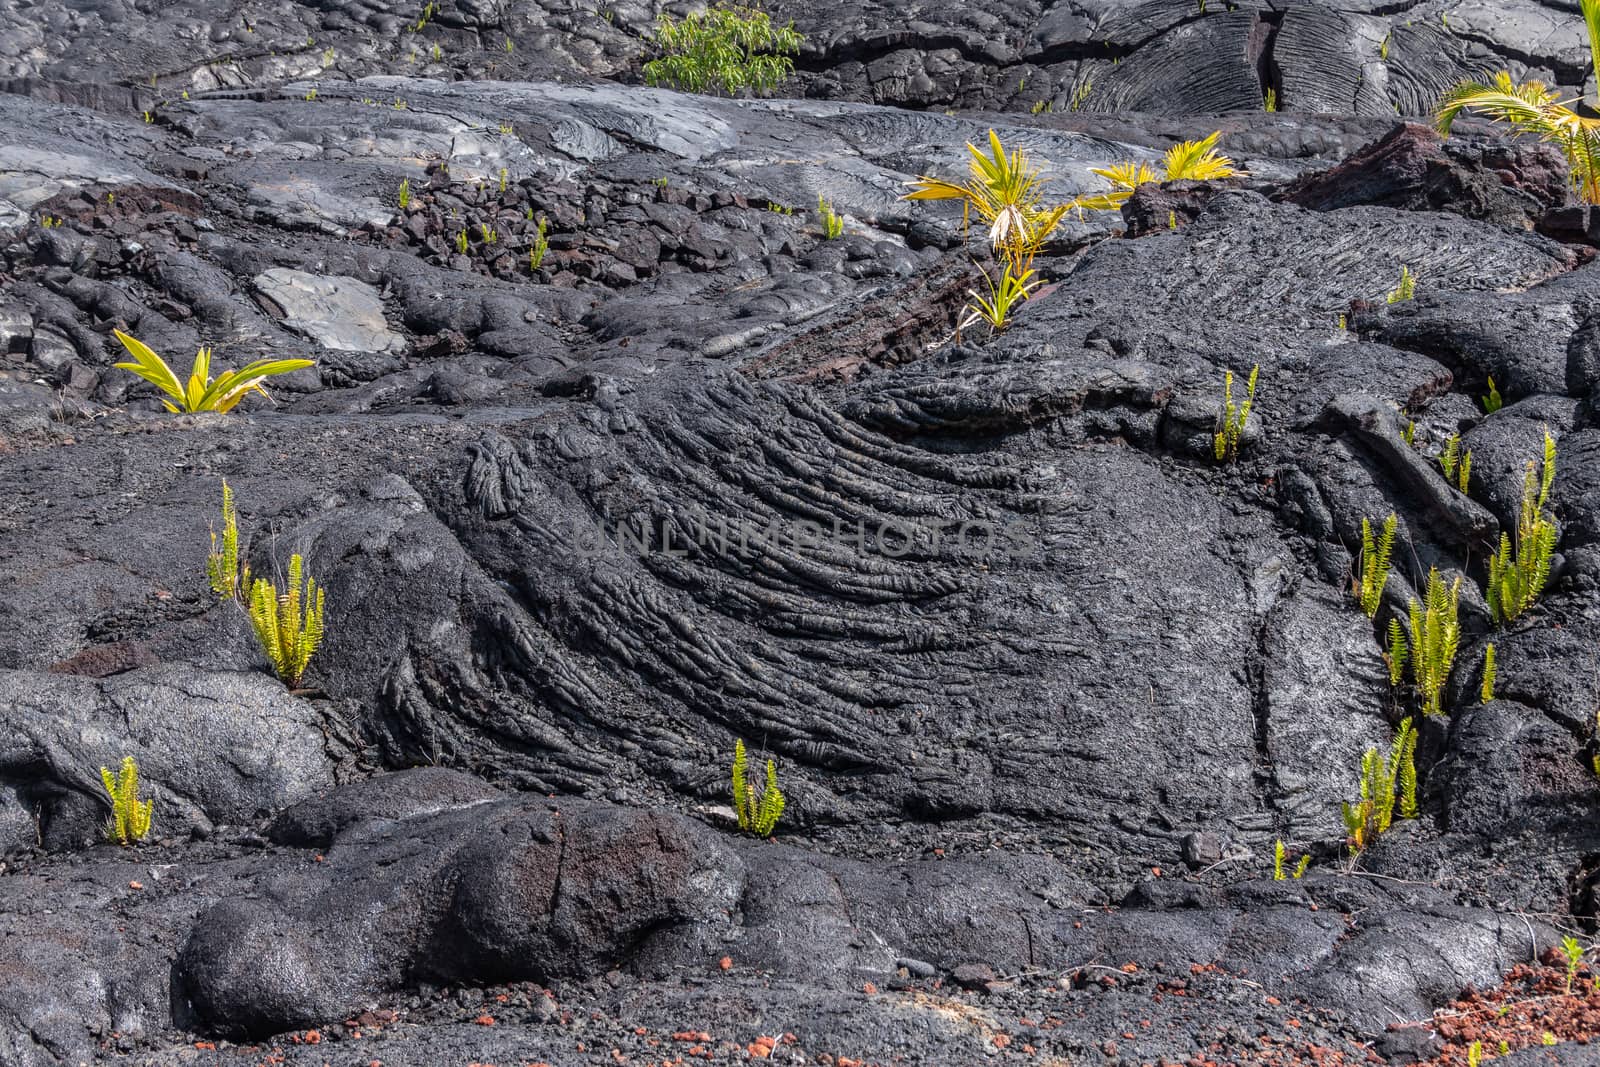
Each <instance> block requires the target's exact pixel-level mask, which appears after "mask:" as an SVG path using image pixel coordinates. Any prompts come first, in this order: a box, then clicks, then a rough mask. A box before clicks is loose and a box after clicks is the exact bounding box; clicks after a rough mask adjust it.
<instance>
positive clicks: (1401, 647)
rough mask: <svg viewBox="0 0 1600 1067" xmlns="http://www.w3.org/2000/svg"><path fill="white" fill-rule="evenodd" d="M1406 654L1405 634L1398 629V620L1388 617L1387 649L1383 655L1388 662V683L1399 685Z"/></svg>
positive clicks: (1402, 676) (1402, 675)
mask: <svg viewBox="0 0 1600 1067" xmlns="http://www.w3.org/2000/svg"><path fill="white" fill-rule="evenodd" d="M1407 654H1408V649H1407V648H1406V635H1405V634H1404V633H1403V632H1402V631H1401V629H1400V620H1399V619H1390V620H1389V650H1388V651H1387V652H1386V653H1384V656H1383V658H1384V660H1385V662H1387V663H1388V664H1389V684H1390V685H1392V686H1397V685H1399V684H1400V679H1402V678H1404V677H1405V673H1406V657H1407Z"/></svg>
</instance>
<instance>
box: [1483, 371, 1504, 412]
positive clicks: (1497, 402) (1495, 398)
mask: <svg viewBox="0 0 1600 1067" xmlns="http://www.w3.org/2000/svg"><path fill="white" fill-rule="evenodd" d="M1505 406H1506V401H1505V398H1504V397H1503V396H1501V395H1500V390H1499V389H1497V388H1496V387H1495V384H1494V375H1492V374H1491V375H1490V376H1489V395H1488V396H1486V397H1484V398H1483V412H1484V414H1485V415H1493V414H1494V413H1495V412H1497V411H1499V410H1500V409H1501V408H1503V407H1505Z"/></svg>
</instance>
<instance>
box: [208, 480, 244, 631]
mask: <svg viewBox="0 0 1600 1067" xmlns="http://www.w3.org/2000/svg"><path fill="white" fill-rule="evenodd" d="M206 580H207V581H208V582H210V583H211V591H212V592H213V593H215V594H217V596H218V597H219V598H220V599H222V600H239V601H242V600H243V599H244V593H245V590H247V589H249V588H250V564H248V563H246V562H245V561H244V560H243V559H241V558H240V556H239V512H238V511H237V510H236V509H235V508H234V506H233V488H232V487H231V486H229V485H228V482H227V480H226V479H224V480H223V482H222V543H221V545H220V546H219V545H218V544H217V531H215V530H212V531H211V551H210V552H209V553H208V554H207V555H206Z"/></svg>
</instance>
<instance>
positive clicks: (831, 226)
mask: <svg viewBox="0 0 1600 1067" xmlns="http://www.w3.org/2000/svg"><path fill="white" fill-rule="evenodd" d="M817 214H818V215H819V216H821V218H822V236H823V237H825V238H827V239H828V240H830V241H833V240H837V239H838V238H839V236H840V235H841V234H843V233H844V216H843V215H840V214H839V213H838V212H836V211H834V210H833V205H832V204H830V203H828V202H827V201H826V200H824V199H822V194H821V193H818V194H817Z"/></svg>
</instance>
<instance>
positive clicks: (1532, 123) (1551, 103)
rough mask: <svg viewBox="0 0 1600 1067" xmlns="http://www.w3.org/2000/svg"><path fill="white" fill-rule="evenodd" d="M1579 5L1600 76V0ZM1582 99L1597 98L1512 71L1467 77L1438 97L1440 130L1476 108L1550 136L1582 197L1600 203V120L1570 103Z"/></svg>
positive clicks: (1524, 130)
mask: <svg viewBox="0 0 1600 1067" xmlns="http://www.w3.org/2000/svg"><path fill="white" fill-rule="evenodd" d="M1578 7H1579V9H1580V10H1581V11H1582V13H1583V22H1584V28H1585V29H1586V30H1587V31H1588V33H1587V36H1588V39H1589V59H1590V63H1591V65H1592V66H1593V68H1594V71H1595V75H1596V77H1597V78H1600V0H1578ZM1580 102H1581V103H1585V104H1588V103H1592V102H1591V101H1580V100H1579V99H1576V98H1575V99H1570V100H1561V99H1559V97H1558V95H1557V94H1556V93H1555V92H1554V91H1553V90H1552V89H1550V88H1549V87H1548V86H1546V85H1545V84H1544V83H1543V82H1540V81H1526V82H1521V83H1518V82H1514V81H1513V80H1512V78H1511V74H1510V72H1508V71H1500V72H1499V73H1498V74H1496V75H1495V76H1494V77H1493V78H1492V79H1490V81H1488V82H1487V83H1485V82H1479V81H1464V82H1461V83H1460V84H1458V85H1456V87H1455V88H1453V89H1451V90H1450V91H1449V92H1447V93H1445V94H1444V96H1443V98H1441V99H1440V101H1439V115H1438V125H1439V132H1441V133H1443V134H1444V135H1445V136H1447V137H1448V136H1449V134H1450V127H1451V125H1452V124H1453V123H1454V122H1455V120H1456V118H1457V117H1458V116H1459V115H1460V114H1461V113H1462V112H1463V111H1471V112H1474V113H1476V114H1479V115H1486V116H1488V117H1489V118H1490V119H1492V120H1494V121H1497V122H1505V123H1508V124H1509V125H1510V126H1511V128H1512V129H1513V130H1515V131H1516V132H1518V133H1525V134H1532V135H1534V136H1536V137H1538V138H1539V139H1540V140H1542V141H1549V142H1550V143H1552V144H1554V145H1555V146H1556V147H1557V148H1559V149H1560V150H1561V153H1562V154H1563V155H1564V156H1566V157H1567V168H1568V170H1569V172H1570V173H1571V178H1572V184H1573V186H1574V187H1575V188H1576V189H1577V192H1578V196H1579V198H1580V199H1581V200H1582V201H1583V202H1584V203H1586V204H1600V119H1595V118H1593V117H1591V115H1590V114H1582V113H1580V112H1579V111H1578V110H1576V109H1575V108H1574V107H1573V106H1571V105H1574V104H1578V103H1580Z"/></svg>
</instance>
